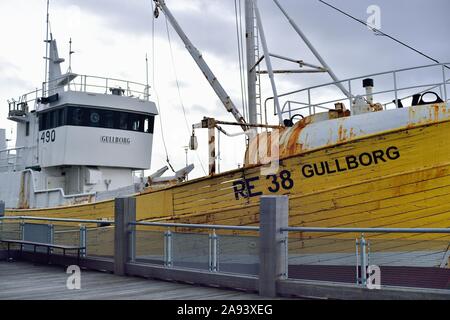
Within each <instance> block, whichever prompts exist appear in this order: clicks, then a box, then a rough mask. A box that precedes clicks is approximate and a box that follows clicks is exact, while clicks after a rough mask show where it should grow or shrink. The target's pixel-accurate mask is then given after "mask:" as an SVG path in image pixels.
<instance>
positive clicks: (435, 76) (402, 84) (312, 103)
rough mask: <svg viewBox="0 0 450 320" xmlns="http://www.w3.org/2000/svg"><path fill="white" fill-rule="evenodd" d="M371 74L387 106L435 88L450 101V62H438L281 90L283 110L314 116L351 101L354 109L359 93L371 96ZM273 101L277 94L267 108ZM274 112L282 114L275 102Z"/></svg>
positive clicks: (376, 99)
mask: <svg viewBox="0 0 450 320" xmlns="http://www.w3.org/2000/svg"><path fill="white" fill-rule="evenodd" d="M367 78H370V79H373V80H374V82H375V83H374V90H373V93H372V94H371V96H373V98H374V103H380V104H381V105H382V106H383V109H384V110H387V109H392V108H398V107H400V104H399V103H398V102H399V101H404V100H407V99H411V98H412V97H413V96H414V95H415V94H423V93H426V92H429V91H435V90H437V91H438V93H437V94H438V95H439V96H440V98H441V99H442V100H443V101H444V102H447V103H448V102H449V101H450V96H449V95H450V63H438V64H429V65H424V66H418V67H412V68H403V69H398V70H391V71H386V72H379V73H373V74H368V75H364V76H358V77H353V78H348V79H345V80H340V81H337V82H336V81H334V82H329V83H326V84H320V85H315V86H311V87H309V88H304V89H299V90H293V91H289V92H286V93H283V94H279V95H278V98H279V99H280V105H281V113H282V115H287V116H289V118H291V117H292V116H293V115H295V114H301V115H302V116H311V115H314V114H316V113H317V112H323V111H328V110H335V104H336V103H343V104H344V105H345V104H347V105H346V108H347V109H350V108H351V107H352V105H353V100H354V98H355V97H356V96H361V97H363V98H364V99H366V100H367V99H368V97H369V94H367V93H366V92H365V89H364V88H363V86H362V80H364V79H367ZM337 85H341V86H343V87H344V88H345V89H346V90H347V91H348V92H349V93H350V95H349V96H346V95H345V94H344V93H343V92H342V91H341V90H340V89H339V88H338V86H337ZM377 88H380V89H377ZM331 97H334V98H331ZM269 102H274V97H269V98H267V99H266V100H265V102H264V108H265V110H266V112H267V109H268V103H269ZM273 112H274V115H277V114H278V112H277V110H276V108H275V104H274V105H273Z"/></svg>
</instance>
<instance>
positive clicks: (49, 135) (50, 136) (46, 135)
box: [41, 130, 56, 143]
mask: <svg viewBox="0 0 450 320" xmlns="http://www.w3.org/2000/svg"><path fill="white" fill-rule="evenodd" d="M55 140H56V131H55V130H51V131H49V130H47V131H44V132H42V134H41V141H42V143H49V142H54V141H55Z"/></svg>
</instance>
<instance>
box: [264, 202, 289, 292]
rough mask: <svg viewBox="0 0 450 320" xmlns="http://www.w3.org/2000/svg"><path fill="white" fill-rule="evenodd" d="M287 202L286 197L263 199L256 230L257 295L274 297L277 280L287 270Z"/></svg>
mask: <svg viewBox="0 0 450 320" xmlns="http://www.w3.org/2000/svg"><path fill="white" fill-rule="evenodd" d="M288 218H289V200H288V197H287V196H262V197H261V202H260V231H259V294H260V295H261V296H264V297H272V298H273V297H276V296H277V288H276V286H277V280H279V279H283V278H284V276H283V275H284V274H285V272H286V269H287V266H286V264H287V261H286V257H285V250H286V249H285V247H284V241H285V239H286V237H287V232H282V231H281V229H282V228H286V227H288Z"/></svg>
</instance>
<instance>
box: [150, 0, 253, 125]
mask: <svg viewBox="0 0 450 320" xmlns="http://www.w3.org/2000/svg"><path fill="white" fill-rule="evenodd" d="M154 1H155V3H156V6H157V8H160V9H161V10H162V12H163V13H164V14H165V16H166V18H167V20H168V21H169V22H170V24H171V25H172V27H173V28H174V29H175V31H176V32H177V34H178V36H179V37H180V38H181V40H182V41H183V43H184V45H185V46H186V49H187V50H188V52H189V53H190V55H191V56H192V58H193V59H194V61H195V62H196V63H197V65H198V67H199V68H200V70H201V71H202V72H203V74H204V75H205V77H206V79H207V80H208V82H209V84H210V85H211V87H212V88H213V90H214V92H215V93H216V95H217V96H218V97H219V99H220V101H221V102H222V103H223V105H224V106H225V108H226V109H227V111H228V112H230V113H231V114H232V115H233V116H234V118H235V119H236V121H237V122H238V123H240V124H241V128H242V130H244V131H246V130H247V126H246V122H245V119H244V117H243V116H242V115H241V113H240V112H239V110H238V109H237V108H236V106H235V105H234V103H233V101H231V98H230V96H229V95H228V94H227V92H226V91H225V89H224V88H223V87H222V85H221V84H220V82H219V80H218V79H217V77H216V76H215V75H214V73H213V72H212V70H211V69H210V68H209V66H208V64H207V63H206V62H205V60H204V59H203V56H202V54H201V52H200V51H199V50H198V49H197V48H196V47H195V46H194V44H193V43H192V42H191V41H190V40H189V38H188V37H187V35H186V34H185V33H184V31H183V29H181V27H180V25H179V24H178V22H177V20H176V19H175V17H174V16H173V15H172V13H171V12H170V10H169V8H167V6H166V3H165V1H164V0H154Z"/></svg>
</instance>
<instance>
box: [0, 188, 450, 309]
mask: <svg viewBox="0 0 450 320" xmlns="http://www.w3.org/2000/svg"><path fill="white" fill-rule="evenodd" d="M288 208H289V206H288V198H287V197H286V196H264V197H262V198H261V205H260V223H259V226H256V225H249V226H231V225H199V224H186V223H172V222H171V223H168V222H148V221H137V220H136V203H135V199H134V198H132V197H130V198H117V199H116V201H115V219H114V220H111V221H105V220H102V221H99V220H82V219H57V218H45V217H3V218H0V222H1V224H0V240H2V242H0V243H1V247H0V260H2V262H0V298H1V299H6V298H8V299H35V298H39V299H40V298H43V297H46V298H49V299H221V300H223V299H247V300H250V299H259V298H266V299H267V298H270V299H282V298H303V299H304V298H308V299H445V300H449V299H450V269H449V265H448V262H449V261H448V260H449V250H448V244H449V240H448V238H449V234H450V229H447V228H441V229H436V228H435V229H406V228H403V229H393V228H392V229H389V228H314V227H292V226H289V225H288V217H289V212H288V211H289V210H288ZM392 235H395V236H392ZM399 235H408V236H407V237H405V236H401V237H400V236H399ZM411 235H414V236H411ZM431 235H433V238H430V237H431ZM424 237H428V238H429V239H432V240H427V239H426V238H424ZM8 241H13V242H12V243H13V244H15V247H14V248H12V247H11V248H7V247H6V244H7V243H8ZM21 241H22V242H23V244H19V245H17V243H20V242H21ZM33 243H34V244H35V246H34V247H33V245H30V244H33ZM66 247H69V248H78V249H79V251H80V252H81V256H78V254H77V253H74V252H60V251H61V250H59V249H61V248H63V249H64V248H66ZM69 266H72V267H75V268H79V270H80V275H81V286H82V287H81V289H80V290H69V289H68V288H66V286H65V281H66V280H67V279H68V277H69V276H70V275H71V274H70V273H69V274H66V269H67V267H69ZM182 283H183V284H182Z"/></svg>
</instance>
